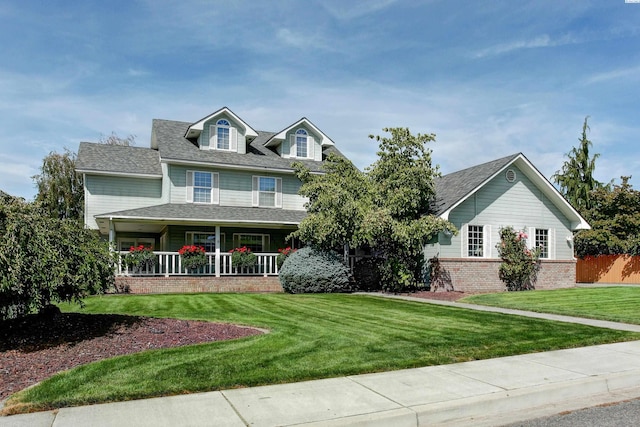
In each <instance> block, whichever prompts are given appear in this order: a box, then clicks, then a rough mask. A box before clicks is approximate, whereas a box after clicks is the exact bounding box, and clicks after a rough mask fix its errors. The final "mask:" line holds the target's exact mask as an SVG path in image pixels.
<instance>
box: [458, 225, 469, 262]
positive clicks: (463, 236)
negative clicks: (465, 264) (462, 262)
mask: <svg viewBox="0 0 640 427" xmlns="http://www.w3.org/2000/svg"><path fill="white" fill-rule="evenodd" d="M468 235H469V224H462V227H461V232H460V256H462V258H467V257H468V256H469V241H468V238H467V236H468Z"/></svg>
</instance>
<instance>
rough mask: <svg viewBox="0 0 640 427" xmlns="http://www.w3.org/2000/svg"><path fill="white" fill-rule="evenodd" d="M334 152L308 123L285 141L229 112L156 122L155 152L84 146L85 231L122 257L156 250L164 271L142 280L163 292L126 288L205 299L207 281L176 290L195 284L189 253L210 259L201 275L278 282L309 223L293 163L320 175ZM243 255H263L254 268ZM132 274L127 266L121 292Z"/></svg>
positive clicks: (80, 159)
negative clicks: (240, 263) (285, 254)
mask: <svg viewBox="0 0 640 427" xmlns="http://www.w3.org/2000/svg"><path fill="white" fill-rule="evenodd" d="M332 152H333V153H337V154H338V155H341V154H340V152H339V151H338V150H337V149H336V148H335V144H334V142H333V141H332V140H331V139H330V138H329V137H328V136H327V135H325V134H324V133H323V132H322V131H321V130H320V129H318V128H317V127H316V126H315V125H314V124H313V123H312V122H311V121H310V120H308V119H307V118H304V117H303V118H302V119H300V120H298V121H297V122H295V123H293V124H290V125H288V126H286V127H285V128H284V129H282V130H281V131H279V132H263V131H257V130H254V129H253V127H251V125H250V124H248V123H246V122H245V121H244V120H243V119H242V118H240V117H239V116H237V115H236V114H235V113H234V112H233V111H231V110H230V109H229V108H227V107H224V108H221V109H219V110H217V111H215V112H214V113H212V114H209V115H207V116H206V117H204V118H202V119H200V120H198V121H196V122H193V123H187V122H179V121H171V120H157V119H156V120H153V124H152V129H151V144H150V147H149V148H141V147H133V146H116V145H105V144H95V143H87V142H83V143H81V144H80V148H79V150H78V155H77V163H76V169H77V171H78V172H79V173H82V174H83V176H84V191H85V218H84V221H85V224H86V226H87V227H89V228H92V229H96V230H98V231H99V233H100V234H101V235H102V236H103V237H104V238H105V239H108V241H109V242H111V243H112V244H113V245H114V246H115V247H116V248H117V249H118V250H119V251H128V250H129V248H130V247H132V246H138V245H143V246H146V247H152V248H153V250H154V252H155V253H156V254H157V256H158V259H157V263H156V265H155V266H154V267H153V268H152V269H147V270H145V271H140V272H138V273H139V275H142V276H145V275H146V276H157V280H156V283H155V285H149V283H150V282H149V281H146V282H145V284H144V285H142V284H141V283H142V282H141V281H137V282H135V283H133V282H132V281H131V280H129V282H127V284H126V286H129V287H131V286H133V285H134V284H136V286H139V287H140V289H139V290H141V291H143V290H145V289H147V290H148V286H155V288H154V289H155V290H157V291H166V290H189V289H191V290H193V289H194V288H195V289H196V290H198V289H202V290H206V289H207V288H206V286H208V285H205V282H204V281H201V282H197V283H196V282H194V280H193V279H192V280H191V281H190V282H189V283H192V284H193V283H195V284H193V285H189V286H191V288H189V289H187V288H183V287H181V286H182V285H180V284H176V283H178V282H176V280H171V281H170V280H169V278H173V279H176V277H179V276H187V273H188V272H187V271H186V270H185V269H184V268H183V267H182V266H181V262H180V257H179V255H178V250H179V249H180V248H181V247H182V246H184V245H198V246H203V247H204V248H205V250H206V251H207V257H208V260H209V263H208V265H206V266H204V267H203V268H202V269H201V270H199V271H198V272H197V275H200V276H208V277H209V278H211V276H214V277H220V276H237V275H242V274H249V275H256V274H258V275H261V276H264V277H267V276H275V275H277V265H276V261H275V260H276V256H277V254H278V249H279V248H284V247H285V246H287V245H290V244H291V243H290V242H289V243H287V242H286V241H285V238H286V237H287V236H288V235H289V234H290V233H291V232H292V231H294V230H296V229H297V226H298V224H299V223H300V221H301V220H302V219H303V218H304V217H305V215H306V211H305V207H304V203H305V199H304V198H303V197H302V196H300V195H299V194H298V190H299V188H300V185H301V182H300V181H299V180H298V178H297V177H296V175H295V173H294V169H293V168H292V163H293V162H301V163H303V164H304V165H306V166H307V167H308V168H309V169H310V170H311V172H312V173H322V161H323V159H324V158H326V156H327V155H328V154H329V153H332ZM243 246H246V247H247V248H250V249H251V250H252V251H253V252H254V253H256V254H258V257H259V261H258V265H257V266H256V268H254V269H249V270H244V271H238V270H237V269H234V268H233V266H232V265H231V260H230V254H229V253H228V251H229V250H231V249H233V248H238V247H243ZM130 273H131V271H128V270H127V269H126V267H125V266H122V265H121V266H120V269H119V271H118V276H119V277H120V282H121V283H124V282H123V281H124V280H125V278H127V277H129V278H130ZM182 278H183V279H184V278H185V277H182ZM185 283H186V282H185ZM206 283H210V281H209V282H206ZM278 286H279V285H278ZM142 288H144V289H142ZM225 289H228V288H225ZM228 290H229V289H228ZM231 290H232V289H231Z"/></svg>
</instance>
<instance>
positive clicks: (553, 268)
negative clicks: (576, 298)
mask: <svg viewBox="0 0 640 427" xmlns="http://www.w3.org/2000/svg"><path fill="white" fill-rule="evenodd" d="M439 261H440V265H441V267H442V268H443V271H444V272H445V274H446V275H448V278H450V284H451V286H449V289H451V287H452V288H453V290H454V291H461V292H474V293H476V292H499V291H504V290H506V287H505V284H504V282H502V280H500V278H499V277H498V269H499V267H500V263H501V260H499V259H471V258H470V259H460V258H440V259H439ZM575 285H576V262H575V260H544V261H542V262H541V265H540V271H539V272H538V280H537V281H536V283H535V288H536V289H559V288H572V287H575Z"/></svg>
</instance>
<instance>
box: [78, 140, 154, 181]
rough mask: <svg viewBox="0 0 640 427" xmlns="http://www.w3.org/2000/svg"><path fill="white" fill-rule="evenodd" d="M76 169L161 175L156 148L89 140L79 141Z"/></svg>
mask: <svg viewBox="0 0 640 427" xmlns="http://www.w3.org/2000/svg"><path fill="white" fill-rule="evenodd" d="M76 169H77V170H78V171H81V172H108V173H123V174H144V175H157V176H159V177H162V168H161V166H160V156H159V155H158V152H157V151H156V150H152V149H150V148H142V147H128V146H122V145H108V144H96V143H91V142H81V143H80V148H79V149H78V155H77V157H76Z"/></svg>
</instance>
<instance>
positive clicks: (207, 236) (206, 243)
mask: <svg viewBox="0 0 640 427" xmlns="http://www.w3.org/2000/svg"><path fill="white" fill-rule="evenodd" d="M223 242H224V233H222V234H221V235H220V246H222V245H223ZM185 243H186V244H187V245H196V246H202V247H203V248H204V250H205V251H206V252H215V250H216V234H215V233H206V232H200V231H187V232H186V234H185ZM220 249H222V248H220Z"/></svg>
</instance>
